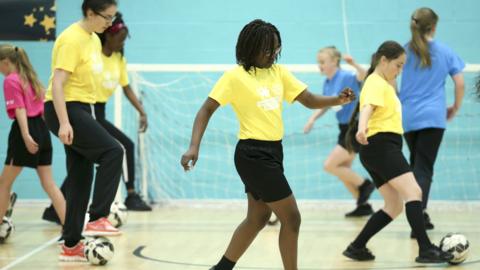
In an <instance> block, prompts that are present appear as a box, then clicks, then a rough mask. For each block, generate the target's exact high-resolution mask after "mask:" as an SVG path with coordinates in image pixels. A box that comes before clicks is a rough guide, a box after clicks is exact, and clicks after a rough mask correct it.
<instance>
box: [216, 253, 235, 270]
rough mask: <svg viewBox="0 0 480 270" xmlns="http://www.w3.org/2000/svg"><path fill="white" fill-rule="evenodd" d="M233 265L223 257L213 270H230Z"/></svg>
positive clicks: (233, 263)
mask: <svg viewBox="0 0 480 270" xmlns="http://www.w3.org/2000/svg"><path fill="white" fill-rule="evenodd" d="M235 263H236V262H232V261H230V260H229V259H228V258H227V257H225V256H223V257H222V258H221V259H220V261H219V262H218V263H217V265H215V270H232V269H233V267H234V266H235Z"/></svg>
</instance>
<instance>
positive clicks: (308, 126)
mask: <svg viewBox="0 0 480 270" xmlns="http://www.w3.org/2000/svg"><path fill="white" fill-rule="evenodd" d="M328 109H329V107H325V108H322V109H318V110H315V112H313V114H312V116H310V118H309V119H308V121H307V123H306V124H305V127H304V128H303V133H305V134H307V133H309V132H310V130H312V128H313V125H314V124H315V121H316V120H317V119H318V118H320V117H322V115H324V114H325V113H326V112H327V111H328Z"/></svg>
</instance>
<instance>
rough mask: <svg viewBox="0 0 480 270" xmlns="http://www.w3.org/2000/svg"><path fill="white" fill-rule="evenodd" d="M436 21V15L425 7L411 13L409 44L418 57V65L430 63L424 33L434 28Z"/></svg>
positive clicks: (427, 65)
mask: <svg viewBox="0 0 480 270" xmlns="http://www.w3.org/2000/svg"><path fill="white" fill-rule="evenodd" d="M437 22H438V15H437V14H436V13H435V11H433V10H432V9H430V8H427V7H423V8H419V9H417V10H415V11H414V12H413V14H412V18H411V22H410V31H411V32H412V40H410V44H409V46H410V49H412V51H413V52H414V53H415V55H416V56H417V57H418V58H420V67H430V66H431V65H432V58H431V56H430V50H429V48H428V41H427V37H426V35H427V34H428V33H430V32H431V31H432V30H433V29H434V27H435V26H436V25H437Z"/></svg>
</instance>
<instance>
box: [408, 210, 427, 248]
mask: <svg viewBox="0 0 480 270" xmlns="http://www.w3.org/2000/svg"><path fill="white" fill-rule="evenodd" d="M405 212H406V214H407V220H408V223H409V224H410V227H411V228H412V231H413V233H414V234H415V236H416V237H417V242H418V247H419V248H420V250H425V249H427V248H429V247H431V246H432V242H430V239H429V238H428V235H427V231H426V230H425V221H424V219H423V209H422V202H421V201H411V202H407V203H406V204H405Z"/></svg>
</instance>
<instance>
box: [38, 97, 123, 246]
mask: <svg viewBox="0 0 480 270" xmlns="http://www.w3.org/2000/svg"><path fill="white" fill-rule="evenodd" d="M66 106H67V113H68V118H69V120H70V124H71V126H72V129H73V143H72V144H71V145H65V154H66V161H67V177H66V179H65V181H64V186H65V189H64V191H65V198H66V203H67V211H66V216H65V224H64V226H63V238H64V239H65V243H77V242H78V241H80V239H81V234H82V230H83V225H84V221H85V213H86V212H87V207H88V201H89V198H90V191H91V188H92V181H93V166H94V164H98V166H97V172H96V176H95V186H94V191H93V199H92V204H91V206H90V211H89V213H90V221H94V220H96V219H98V218H101V217H106V216H108V214H109V213H110V205H111V204H112V202H113V200H114V199H115V194H116V192H117V188H118V184H119V181H120V174H121V171H122V161H123V149H122V147H121V146H120V144H119V143H118V142H117V141H116V140H115V139H114V138H113V137H112V136H111V135H110V134H109V133H108V132H107V131H106V130H105V129H104V128H103V127H102V126H101V125H100V124H99V123H98V122H97V121H96V120H95V119H94V118H93V117H92V110H91V109H92V106H91V105H90V104H85V103H80V102H67V104H66ZM45 121H46V123H47V126H48V128H49V129H50V131H51V132H52V133H53V134H55V136H58V130H59V127H60V126H59V122H58V118H57V114H56V113H55V108H54V106H53V103H52V102H51V101H50V102H46V103H45Z"/></svg>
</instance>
